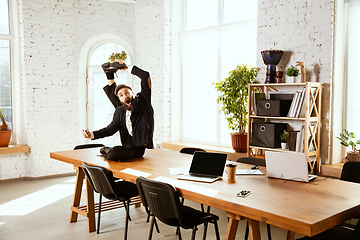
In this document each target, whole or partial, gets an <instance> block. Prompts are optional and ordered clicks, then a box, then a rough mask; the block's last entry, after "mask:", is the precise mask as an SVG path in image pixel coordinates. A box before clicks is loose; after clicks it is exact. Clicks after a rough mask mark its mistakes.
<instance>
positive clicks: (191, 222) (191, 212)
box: [182, 206, 219, 229]
mask: <svg viewBox="0 0 360 240" xmlns="http://www.w3.org/2000/svg"><path fill="white" fill-rule="evenodd" d="M183 215H184V218H183V226H182V227H183V228H185V229H189V228H193V227H194V226H197V225H200V224H203V223H206V222H209V221H211V220H215V221H218V220H219V217H218V216H216V215H214V214H211V213H206V212H202V211H199V210H196V209H194V208H191V207H188V206H183Z"/></svg>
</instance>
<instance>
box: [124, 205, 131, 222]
mask: <svg viewBox="0 0 360 240" xmlns="http://www.w3.org/2000/svg"><path fill="white" fill-rule="evenodd" d="M123 203H124V207H125V209H129V206H130V200H129V201H128V203H127V204H128V205H127V206H126V203H125V201H124V202H123ZM128 217H129V221H131V218H130V213H129V214H128Z"/></svg>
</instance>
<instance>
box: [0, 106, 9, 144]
mask: <svg viewBox="0 0 360 240" xmlns="http://www.w3.org/2000/svg"><path fill="white" fill-rule="evenodd" d="M0 119H1V122H2V124H1V125H0V147H7V146H9V142H10V138H11V130H10V129H9V126H8V125H7V124H6V121H5V117H4V115H3V113H2V110H1V109H0Z"/></svg>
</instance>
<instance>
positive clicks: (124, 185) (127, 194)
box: [104, 180, 139, 201]
mask: <svg viewBox="0 0 360 240" xmlns="http://www.w3.org/2000/svg"><path fill="white" fill-rule="evenodd" d="M113 187H114V192H115V193H121V195H120V196H118V197H116V196H115V195H114V194H109V195H104V197H106V198H108V199H111V200H120V201H126V200H127V199H130V198H132V197H135V196H137V195H139V192H138V189H137V187H136V184H135V183H131V182H127V181H121V180H120V181H116V182H114V185H113Z"/></svg>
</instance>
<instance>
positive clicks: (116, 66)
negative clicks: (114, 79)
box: [110, 62, 126, 72]
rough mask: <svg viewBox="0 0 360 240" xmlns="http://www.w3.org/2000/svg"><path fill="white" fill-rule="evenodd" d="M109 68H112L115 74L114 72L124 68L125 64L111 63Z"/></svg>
mask: <svg viewBox="0 0 360 240" xmlns="http://www.w3.org/2000/svg"><path fill="white" fill-rule="evenodd" d="M110 67H113V68H114V69H115V72H116V71H117V70H119V69H123V68H126V64H125V63H119V62H113V63H110Z"/></svg>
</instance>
